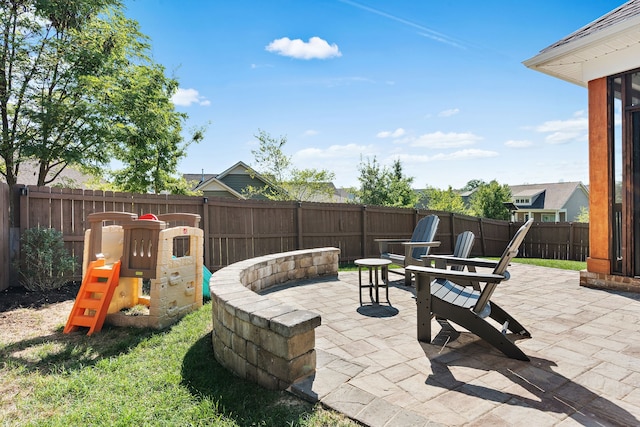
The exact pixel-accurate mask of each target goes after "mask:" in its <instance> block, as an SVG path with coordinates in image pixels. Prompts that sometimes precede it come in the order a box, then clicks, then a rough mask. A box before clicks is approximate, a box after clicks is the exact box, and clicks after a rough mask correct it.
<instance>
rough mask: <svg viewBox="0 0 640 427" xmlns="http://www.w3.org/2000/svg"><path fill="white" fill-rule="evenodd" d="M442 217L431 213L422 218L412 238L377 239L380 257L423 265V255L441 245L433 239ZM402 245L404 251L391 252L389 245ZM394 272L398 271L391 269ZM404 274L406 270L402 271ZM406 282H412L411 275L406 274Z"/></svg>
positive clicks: (401, 262) (406, 263)
mask: <svg viewBox="0 0 640 427" xmlns="http://www.w3.org/2000/svg"><path fill="white" fill-rule="evenodd" d="M439 223H440V218H439V217H438V215H429V216H426V217H424V218H422V219H421V220H420V221H418V223H417V224H416V227H415V228H414V230H413V234H412V235H411V239H410V240H407V239H375V241H376V242H378V246H379V250H380V258H383V259H388V260H390V261H391V262H393V263H394V264H397V265H400V266H402V267H406V266H408V265H421V264H422V257H423V256H425V255H427V254H428V253H429V249H430V248H432V247H438V246H440V242H434V241H433V239H434V237H435V235H436V231H437V229H438V224H439ZM394 244H395V245H402V246H403V247H404V251H403V252H404V253H402V254H397V253H393V252H390V250H389V245H394ZM389 271H390V272H392V273H398V272H396V271H393V270H389ZM400 274H404V272H402V273H400ZM405 278H406V279H405V283H406V284H407V285H410V284H411V275H405Z"/></svg>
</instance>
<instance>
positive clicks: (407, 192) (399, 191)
mask: <svg viewBox="0 0 640 427" xmlns="http://www.w3.org/2000/svg"><path fill="white" fill-rule="evenodd" d="M411 184H413V177H406V176H405V175H404V172H403V171H402V163H400V160H399V159H396V160H395V161H394V162H393V165H392V171H391V184H390V186H389V195H388V199H389V200H388V202H389V204H390V205H391V206H397V207H413V206H415V205H416V202H417V201H418V199H419V195H418V193H417V192H416V191H414V190H413V188H411Z"/></svg>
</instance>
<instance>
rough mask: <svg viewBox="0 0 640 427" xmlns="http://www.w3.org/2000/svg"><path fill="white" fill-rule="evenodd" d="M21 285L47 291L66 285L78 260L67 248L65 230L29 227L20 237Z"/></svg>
mask: <svg viewBox="0 0 640 427" xmlns="http://www.w3.org/2000/svg"><path fill="white" fill-rule="evenodd" d="M20 243H21V246H20V248H21V255H22V256H21V262H19V263H18V265H17V269H18V272H19V276H20V284H21V285H22V286H24V287H25V288H26V289H28V290H30V291H46V290H49V289H56V288H59V287H61V286H62V285H64V284H65V283H66V282H67V281H68V279H67V277H66V276H67V274H68V273H73V270H74V269H75V266H76V259H75V258H74V257H73V256H71V255H70V254H69V253H68V252H67V250H66V249H65V248H64V241H63V239H62V233H61V232H59V231H58V230H55V229H53V228H40V227H37V228H30V229H28V230H26V231H25V232H24V233H23V234H22V236H20Z"/></svg>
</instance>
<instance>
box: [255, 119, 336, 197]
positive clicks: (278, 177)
mask: <svg viewBox="0 0 640 427" xmlns="http://www.w3.org/2000/svg"><path fill="white" fill-rule="evenodd" d="M255 137H256V139H257V140H258V142H259V143H260V144H259V146H258V148H257V149H256V150H252V151H251V154H253V157H254V161H255V169H256V171H257V172H259V173H260V174H261V175H262V176H263V177H265V178H267V179H268V180H269V181H270V184H268V185H265V186H264V187H262V188H255V187H251V186H250V187H248V188H247V189H246V190H245V194H246V195H248V196H252V195H256V194H261V195H263V196H264V197H266V198H268V199H270V200H298V201H318V200H323V201H324V200H327V199H331V198H332V197H333V195H334V187H333V185H332V184H331V181H333V180H334V179H335V174H334V173H333V172H330V171H328V170H326V169H321V170H318V169H312V168H307V169H298V168H295V167H293V165H292V162H291V157H290V156H287V155H286V154H285V152H284V146H285V144H286V143H287V137H286V136H280V138H274V137H272V136H271V135H269V134H268V133H267V132H265V131H264V130H261V129H259V130H258V134H257V135H255Z"/></svg>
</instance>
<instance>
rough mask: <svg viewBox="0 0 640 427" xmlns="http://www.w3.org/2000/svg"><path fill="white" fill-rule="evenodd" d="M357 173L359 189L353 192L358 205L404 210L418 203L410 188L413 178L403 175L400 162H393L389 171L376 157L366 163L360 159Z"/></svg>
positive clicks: (414, 193) (416, 195) (415, 194)
mask: <svg viewBox="0 0 640 427" xmlns="http://www.w3.org/2000/svg"><path fill="white" fill-rule="evenodd" d="M358 171H359V172H360V175H359V176H358V181H360V188H358V189H356V190H355V193H356V197H357V202H358V203H362V204H364V205H378V206H394V207H405V208H406V207H413V206H415V204H416V202H417V201H418V194H417V193H416V192H415V191H414V190H413V189H412V188H411V183H412V182H413V177H407V176H405V175H404V173H403V171H402V163H401V162H400V160H395V161H394V162H393V169H392V170H389V169H388V168H386V167H383V166H382V165H380V163H378V160H377V159H376V157H374V158H373V159H367V160H366V162H365V161H364V160H363V159H360V164H359V166H358Z"/></svg>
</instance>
